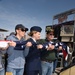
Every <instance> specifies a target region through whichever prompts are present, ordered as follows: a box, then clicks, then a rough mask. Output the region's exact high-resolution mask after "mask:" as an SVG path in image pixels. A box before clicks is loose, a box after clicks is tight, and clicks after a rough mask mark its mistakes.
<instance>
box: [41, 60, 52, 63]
mask: <svg viewBox="0 0 75 75" xmlns="http://www.w3.org/2000/svg"><path fill="white" fill-rule="evenodd" d="M42 61H45V62H49V63H52V62H53V61H51V60H42Z"/></svg>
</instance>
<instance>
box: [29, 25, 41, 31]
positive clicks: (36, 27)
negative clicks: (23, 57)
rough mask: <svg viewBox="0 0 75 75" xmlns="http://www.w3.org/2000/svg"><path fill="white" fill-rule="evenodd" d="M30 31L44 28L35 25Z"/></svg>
mask: <svg viewBox="0 0 75 75" xmlns="http://www.w3.org/2000/svg"><path fill="white" fill-rule="evenodd" d="M30 31H37V32H41V31H42V28H41V27H39V26H33V27H31V29H30Z"/></svg>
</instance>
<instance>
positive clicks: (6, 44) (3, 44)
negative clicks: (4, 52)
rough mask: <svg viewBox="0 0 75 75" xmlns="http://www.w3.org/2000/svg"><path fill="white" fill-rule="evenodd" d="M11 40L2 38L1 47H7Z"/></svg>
mask: <svg viewBox="0 0 75 75" xmlns="http://www.w3.org/2000/svg"><path fill="white" fill-rule="evenodd" d="M9 42H10V41H6V40H0V47H1V48H4V47H7V46H8V43H9Z"/></svg>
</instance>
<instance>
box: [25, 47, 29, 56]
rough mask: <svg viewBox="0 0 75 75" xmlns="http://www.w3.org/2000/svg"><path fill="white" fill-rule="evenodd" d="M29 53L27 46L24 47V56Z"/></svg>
mask: <svg viewBox="0 0 75 75" xmlns="http://www.w3.org/2000/svg"><path fill="white" fill-rule="evenodd" d="M28 53H29V47H25V50H24V56H25V57H26V56H27V55H28Z"/></svg>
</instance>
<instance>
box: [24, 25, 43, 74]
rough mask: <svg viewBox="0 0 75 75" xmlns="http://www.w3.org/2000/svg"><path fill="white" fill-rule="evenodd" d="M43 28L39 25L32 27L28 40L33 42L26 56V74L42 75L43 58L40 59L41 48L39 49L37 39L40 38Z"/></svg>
mask: <svg viewBox="0 0 75 75" xmlns="http://www.w3.org/2000/svg"><path fill="white" fill-rule="evenodd" d="M41 30H42V29H41V28H40V27H39V26H33V27H31V29H30V33H29V34H28V35H29V36H31V38H30V39H28V41H30V42H31V43H32V46H31V47H30V48H29V53H28V55H27V57H26V68H25V69H26V75H38V74H39V75H41V73H42V72H41V60H40V50H38V49H37V46H36V45H37V42H36V41H37V40H39V39H40V33H41Z"/></svg>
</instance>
